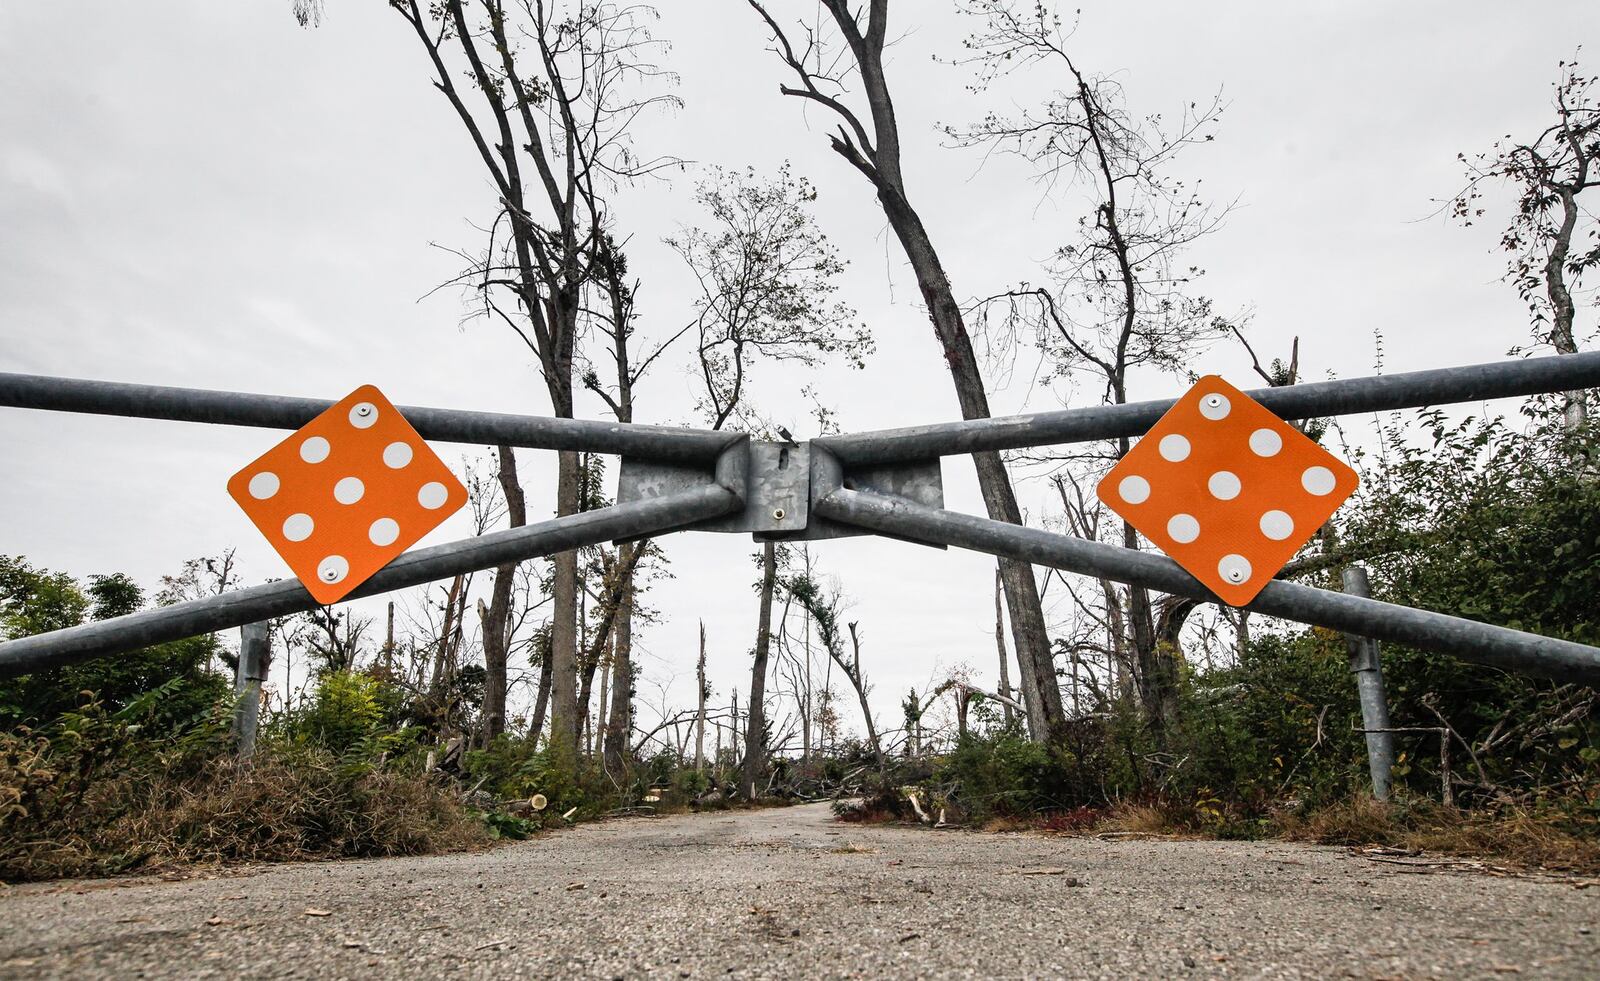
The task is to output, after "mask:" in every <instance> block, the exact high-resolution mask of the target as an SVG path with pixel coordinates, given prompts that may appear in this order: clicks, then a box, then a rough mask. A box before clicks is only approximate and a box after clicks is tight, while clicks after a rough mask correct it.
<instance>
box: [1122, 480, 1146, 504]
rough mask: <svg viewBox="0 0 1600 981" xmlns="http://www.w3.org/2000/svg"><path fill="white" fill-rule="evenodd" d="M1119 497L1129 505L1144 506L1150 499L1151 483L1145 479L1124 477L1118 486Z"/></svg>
mask: <svg viewBox="0 0 1600 981" xmlns="http://www.w3.org/2000/svg"><path fill="white" fill-rule="evenodd" d="M1117 495H1118V496H1119V497H1121V498H1122V499H1123V500H1124V501H1127V502H1128V503H1129V504H1143V503H1144V502H1145V501H1147V500H1149V499H1150V481H1148V480H1145V479H1144V478H1143V477H1139V476H1133V477H1124V478H1122V482H1121V483H1119V484H1117Z"/></svg>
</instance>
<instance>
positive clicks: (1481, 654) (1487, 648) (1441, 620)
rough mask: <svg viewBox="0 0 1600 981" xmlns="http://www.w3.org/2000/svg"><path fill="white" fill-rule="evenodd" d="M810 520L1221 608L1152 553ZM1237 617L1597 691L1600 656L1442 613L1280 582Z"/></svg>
mask: <svg viewBox="0 0 1600 981" xmlns="http://www.w3.org/2000/svg"><path fill="white" fill-rule="evenodd" d="M813 510H814V513H816V514H820V515H822V516H824V517H827V518H830V519H832V520H834V521H842V522H846V523H848V524H853V525H857V526H859V527H862V528H867V529H870V530H872V531H876V532H880V533H883V534H886V535H894V536H897V537H900V538H908V539H911V540H913V541H921V542H928V543H931V544H942V545H955V546H957V547H959V548H968V549H972V550H974V551H977V552H987V553H988V554H990V555H1001V556H1007V557H1009V558H1014V559H1022V560H1024V561H1027V562H1031V563H1033V564H1035V565H1046V566H1051V567H1053V568H1057V569H1064V570H1066V571H1068V572H1077V573H1082V574H1084V575H1090V576H1100V577H1103V578H1106V579H1113V580H1116V581H1117V582H1124V583H1133V584H1136V585H1140V586H1148V587H1150V588H1152V589H1159V590H1162V591H1164V592H1168V593H1172V594H1175V595H1178V596H1192V597H1194V598H1196V599H1205V600H1211V601H1213V602H1220V601H1218V600H1217V599H1216V597H1215V596H1213V595H1212V594H1211V592H1210V590H1208V589H1206V588H1205V587H1204V586H1202V585H1201V584H1200V582H1199V581H1198V580H1197V579H1195V578H1194V577H1193V576H1191V575H1189V573H1187V572H1185V571H1184V570H1183V568H1182V567H1181V566H1179V565H1178V563H1176V562H1174V561H1172V560H1171V559H1169V558H1166V557H1165V556H1162V555H1157V554H1154V553H1151V552H1139V551H1135V550H1132V549H1126V548H1118V547H1116V546H1114V545H1106V544H1103V543H1101V542H1092V541H1086V540H1084V539H1081V538H1070V537H1068V536H1065V535H1056V534H1052V533H1050V532H1047V531H1042V530H1040V529H1037V528H1026V527H1023V526H1020V525H1012V524H1007V523H1005V522H1003V521H992V520H990V519H988V518H979V517H974V516H973V515H968V514H960V513H957V512H954V511H942V510H939V509H937V508H930V507H924V506H922V505H920V504H913V503H911V502H910V501H906V500H902V499H899V498H890V497H883V496H880V495H877V494H867V493H862V492H859V491H852V490H847V489H843V488H841V489H839V490H835V491H833V492H832V493H830V494H828V495H827V496H825V497H824V498H822V499H821V500H820V501H818V502H817V503H816V505H815V506H814V509H813ZM1246 609H1248V610H1251V611H1252V612H1255V613H1262V614H1265V615H1267V616H1274V617H1281V618H1283V619H1285V620H1295V621H1298V622H1300V623H1309V624H1316V625H1318V626H1322V627H1329V628H1331V629H1334V630H1339V631H1343V632H1345V633H1351V634H1360V635H1361V636H1363V637H1372V638H1375V639H1377V640H1387V641H1394V642H1396V643H1401V644H1407V645H1409V646H1411V647H1416V648H1421V649H1423V650H1432V651H1439V652H1440V653H1443V654H1450V655H1452V656H1454V657H1458V658H1461V659H1463V660H1466V661H1475V662H1477V663H1480V664H1488V665H1492V666H1494V667H1498V668H1505V669H1507V670H1512V671H1521V672H1525V673H1528V674H1537V675H1545V676H1548V677H1552V678H1560V679H1564V680H1571V681H1580V682H1583V683H1585V684H1590V685H1595V684H1600V648H1594V647H1587V646H1585V645H1583V644H1575V643H1573V642H1571V641H1566V640H1556V639H1554V638H1551V637H1540V636H1538V635H1536V634H1529V633H1523V632H1522V631H1520V630H1511V629H1508V628H1506V627H1495V626H1491V625H1490V624H1486V623H1478V622H1477V621H1475V620H1464V619H1462V618H1460V617H1452V616H1446V615H1445V614H1442V613H1429V612H1427V611H1425V610H1415V609H1412V608H1410V607H1405V606H1396V605H1395V604H1393V603H1382V602H1379V601H1377V600H1373V599H1365V598H1363V597H1359V596H1352V595H1349V594H1346V593H1334V592H1329V591H1327V590H1323V589H1315V588H1312V587H1310V586H1302V585H1299V584H1297V583H1290V582H1283V581H1281V580H1274V581H1273V582H1270V583H1268V584H1267V586H1266V588H1264V589H1263V590H1262V591H1261V593H1260V594H1259V595H1258V596H1257V597H1256V599H1255V600H1254V602H1252V603H1251V604H1250V605H1249V606H1247V607H1246Z"/></svg>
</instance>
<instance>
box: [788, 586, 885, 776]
mask: <svg viewBox="0 0 1600 981" xmlns="http://www.w3.org/2000/svg"><path fill="white" fill-rule="evenodd" d="M783 588H784V591H785V592H787V593H788V594H789V595H790V596H792V597H794V601H795V602H796V603H798V604H800V608H801V609H802V610H804V611H805V612H806V615H807V616H808V617H810V618H811V621H812V622H813V623H815V624H816V625H817V639H818V640H819V641H821V642H822V647H823V649H824V650H826V651H827V652H828V657H830V658H832V659H833V663H835V664H837V665H838V666H839V670H840V671H842V672H844V676H845V678H846V679H848V680H849V682H850V686H851V687H852V688H854V689H855V692H856V699H857V701H859V702H860V703H861V719H862V722H863V724H864V725H865V726H866V727H867V742H868V744H869V745H870V746H871V747H872V755H873V757H874V758H875V759H876V760H877V763H878V766H879V768H880V769H881V768H882V767H883V763H884V759H883V745H882V743H881V741H880V740H879V738H878V728H877V726H876V725H875V724H874V722H873V718H872V705H871V703H870V702H868V700H867V694H868V692H870V691H871V690H872V689H871V686H870V685H868V684H867V679H866V676H865V675H864V674H863V673H862V670H861V632H860V629H859V627H860V624H859V622H852V623H849V624H847V625H846V629H848V630H849V632H850V654H849V655H848V656H847V655H846V654H845V650H844V637H843V636H842V635H841V634H840V633H839V613H840V609H841V607H842V606H843V596H842V594H841V592H840V590H839V589H838V588H837V587H835V588H834V589H833V590H832V592H831V593H830V592H829V591H827V590H825V589H824V588H823V586H822V584H821V583H820V582H818V581H817V580H816V579H815V578H813V577H812V576H811V574H810V572H809V570H808V571H806V572H802V573H799V574H797V575H793V576H786V577H785V578H784V580H783Z"/></svg>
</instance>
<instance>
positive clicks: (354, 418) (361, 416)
mask: <svg viewBox="0 0 1600 981" xmlns="http://www.w3.org/2000/svg"><path fill="white" fill-rule="evenodd" d="M377 421H378V407H377V406H375V405H373V404H372V403H371V402H357V403H356V404H355V405H352V406H351V407H350V425H352V426H354V427H356V428H357V429H371V428H372V424H373V423H375V422H377Z"/></svg>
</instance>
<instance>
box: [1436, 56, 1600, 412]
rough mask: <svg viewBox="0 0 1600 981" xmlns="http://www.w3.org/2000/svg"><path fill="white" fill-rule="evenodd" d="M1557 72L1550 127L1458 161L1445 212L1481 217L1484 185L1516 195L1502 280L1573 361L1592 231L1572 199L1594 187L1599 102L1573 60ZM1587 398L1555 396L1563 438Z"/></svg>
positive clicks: (1599, 179) (1598, 237)
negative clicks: (1460, 169) (1458, 183)
mask: <svg viewBox="0 0 1600 981" xmlns="http://www.w3.org/2000/svg"><path fill="white" fill-rule="evenodd" d="M1560 68H1561V78H1560V80H1559V81H1557V82H1556V83H1555V85H1554V86H1553V88H1554V90H1555V97H1554V99H1553V102H1554V108H1555V114H1556V118H1555V121H1554V122H1553V123H1551V124H1550V125H1549V126H1547V127H1546V128H1545V129H1544V131H1543V132H1541V133H1540V134H1539V135H1538V136H1537V137H1535V138H1534V139H1533V140H1532V141H1529V142H1526V143H1521V142H1517V141H1515V140H1513V139H1512V138H1511V137H1509V136H1507V137H1506V138H1505V139H1503V140H1500V141H1498V142H1496V143H1495V145H1494V147H1493V149H1492V150H1490V151H1489V152H1488V153H1481V154H1478V155H1477V156H1476V157H1473V158H1471V159H1470V160H1469V159H1468V158H1467V155H1466V154H1458V158H1459V159H1460V160H1461V162H1462V163H1463V164H1464V165H1465V166H1466V168H1467V178H1468V179H1467V185H1466V187H1464V188H1462V190H1461V191H1460V192H1458V193H1457V194H1456V196H1455V197H1454V198H1452V199H1451V201H1450V203H1449V209H1450V213H1451V214H1452V215H1453V216H1454V217H1456V218H1458V219H1460V220H1461V221H1462V222H1463V223H1465V224H1467V225H1471V224H1473V223H1474V222H1475V221H1476V220H1477V219H1479V218H1482V217H1483V215H1484V211H1485V209H1484V207H1483V200H1482V194H1483V187H1484V185H1485V184H1490V183H1500V184H1505V185H1509V186H1510V187H1511V188H1512V189H1513V190H1514V191H1515V192H1516V194H1517V203H1516V211H1515V213H1514V215H1513V217H1512V219H1511V223H1510V224H1509V225H1507V226H1506V230H1505V231H1504V232H1503V233H1502V234H1501V236H1500V248H1501V249H1503V250H1504V251H1505V252H1507V253H1509V258H1508V262H1507V268H1506V279H1508V280H1510V281H1511V283H1512V285H1514V286H1515V287H1516V289H1517V294H1518V295H1519V296H1520V297H1522V299H1523V301H1524V302H1525V303H1527V304H1528V313H1529V315H1530V316H1531V317H1532V318H1533V327H1534V336H1535V337H1536V338H1537V340H1538V343H1539V344H1540V345H1548V346H1550V347H1552V348H1554V349H1555V351H1556V353H1558V354H1576V353H1577V351H1578V336H1577V334H1576V333H1575V332H1574V322H1575V321H1576V319H1577V303H1576V301H1575V300H1574V297H1573V291H1574V290H1576V289H1578V288H1579V285H1580V283H1581V281H1582V278H1583V275H1584V273H1585V272H1587V271H1588V270H1590V269H1592V268H1594V266H1595V265H1596V264H1600V227H1597V225H1596V222H1595V219H1594V216H1593V214H1592V213H1591V212H1589V211H1586V210H1585V209H1584V207H1583V206H1582V205H1581V204H1580V203H1579V200H1578V196H1579V195H1580V194H1582V193H1583V192H1584V191H1586V190H1588V189H1589V188H1591V187H1594V186H1596V185H1597V184H1600V101H1597V97H1596V92H1595V82H1596V81H1597V77H1596V76H1593V75H1587V76H1586V75H1583V74H1580V73H1579V70H1578V62H1577V61H1576V60H1574V61H1563V62H1561V63H1560ZM1585 230H1586V231H1587V234H1585ZM1585 239H1587V240H1588V241H1589V243H1590V245H1589V247H1588V248H1587V249H1584V248H1583V246H1582V245H1579V246H1578V250H1577V251H1574V250H1573V244H1574V242H1583V241H1584V240H1585ZM1588 399H1589V395H1588V393H1586V392H1582V391H1578V392H1567V393H1565V394H1564V395H1563V396H1562V402H1563V404H1562V423H1563V426H1564V427H1565V429H1566V430H1567V431H1568V432H1574V431H1577V430H1579V429H1581V428H1582V427H1583V426H1584V424H1585V423H1586V422H1587V421H1588V418H1589V412H1590V407H1589V402H1588Z"/></svg>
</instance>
